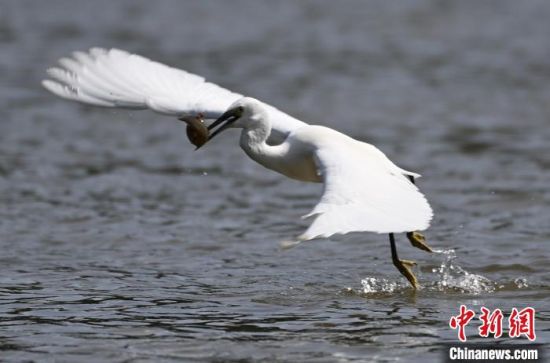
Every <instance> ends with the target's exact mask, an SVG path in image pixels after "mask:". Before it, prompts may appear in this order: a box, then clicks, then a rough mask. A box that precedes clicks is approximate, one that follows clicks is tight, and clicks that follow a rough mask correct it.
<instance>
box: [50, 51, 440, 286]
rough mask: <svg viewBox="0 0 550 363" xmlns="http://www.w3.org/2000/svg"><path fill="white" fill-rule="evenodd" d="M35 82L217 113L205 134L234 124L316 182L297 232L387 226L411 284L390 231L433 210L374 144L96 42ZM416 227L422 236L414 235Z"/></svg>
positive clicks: (273, 162)
mask: <svg viewBox="0 0 550 363" xmlns="http://www.w3.org/2000/svg"><path fill="white" fill-rule="evenodd" d="M60 63H61V65H62V67H63V69H61V68H53V69H50V70H49V74H50V76H51V77H52V78H53V79H54V80H45V81H43V85H44V87H45V88H47V89H48V90H50V91H51V92H53V93H55V94H57V95H58V96H61V97H63V98H67V99H72V100H76V101H80V102H83V103H88V104H92V105H97V106H104V107H121V108H134V109H142V108H150V109H153V110H154V111H157V112H160V113H164V114H171V115H178V116H182V115H197V114H201V115H204V116H205V117H206V118H209V119H213V118H215V119H217V120H216V121H215V122H214V123H213V124H211V125H210V126H209V127H208V128H209V129H212V130H214V128H215V127H217V126H219V128H218V129H216V130H215V131H214V132H213V133H212V134H211V135H210V137H209V139H212V138H213V137H214V136H215V135H217V134H218V133H220V132H221V131H223V130H224V129H226V128H228V127H237V128H241V129H242V132H241V136H240V146H241V148H242V149H243V150H244V152H245V153H246V154H247V155H248V156H249V157H250V158H251V159H253V160H254V161H256V162H257V163H259V164H261V165H263V166H264V167H266V168H268V169H271V170H274V171H276V172H278V173H281V174H283V175H285V176H287V177H289V178H292V179H296V180H299V181H304V182H317V183H323V195H322V197H321V200H320V201H319V203H318V204H317V205H316V206H315V208H314V209H313V210H312V211H311V212H310V213H309V214H308V215H306V216H305V217H311V218H312V219H313V222H312V224H311V225H310V227H309V228H308V230H307V231H306V232H304V233H303V234H302V235H301V236H299V237H298V240H309V239H313V238H319V237H329V236H331V235H334V234H345V233H349V232H377V233H389V234H390V242H391V245H392V258H393V261H394V264H396V266H397V267H398V269H399V270H400V271H401V273H403V274H404V275H405V276H406V277H407V278H408V279H409V281H410V282H411V284H412V285H413V286H415V287H416V278H415V277H414V275H413V274H412V272H411V271H410V261H406V260H399V259H398V258H397V252H396V249H395V243H394V240H393V233H400V232H408V234H407V236H408V237H409V239H410V240H411V242H412V243H413V245H415V246H416V247H419V248H422V249H425V250H429V247H427V245H425V244H423V241H420V240H419V239H418V238H417V237H414V236H413V231H419V230H425V229H426V228H428V226H429V223H430V220H431V218H432V214H433V213H432V210H431V208H430V206H429V204H428V202H427V200H426V198H425V197H424V195H423V194H422V193H421V192H420V191H419V190H418V188H417V187H416V185H415V184H414V179H415V178H417V177H419V175H418V174H416V173H412V172H409V171H406V170H404V169H401V168H399V167H398V166H396V165H395V164H394V163H393V162H391V161H390V160H389V159H388V158H387V157H386V156H385V155H384V153H382V152H381V151H380V150H378V149H377V148H376V147H374V146H373V145H370V144H368V143H365V142H362V141H359V140H355V139H353V138H351V137H349V136H347V135H345V134H342V133H340V132H338V131H336V130H333V129H331V128H328V127H324V126H316V125H309V124H307V123H305V122H302V121H300V120H297V119H295V118H293V117H292V116H289V115H287V114H286V113H284V112H282V111H280V110H278V109H276V108H274V107H272V106H270V105H268V104H266V103H263V102H261V101H258V100H256V99H253V98H250V97H243V96H241V95H239V94H236V93H233V92H230V91H228V90H225V89H223V88H221V87H219V86H217V85H215V84H212V83H208V82H206V81H205V80H204V79H203V78H202V77H199V76H196V75H193V74H190V73H187V72H185V71H182V70H178V69H175V68H171V67H168V66H165V65H163V64H161V63H157V62H153V61H150V60H149V59H147V58H144V57H141V56H137V55H132V54H129V53H126V52H124V51H121V50H116V49H112V50H109V51H107V50H104V49H100V48H94V49H92V50H90V52H89V53H83V52H75V53H74V54H73V58H63V59H62V60H61V61H60ZM420 236H421V235H420Z"/></svg>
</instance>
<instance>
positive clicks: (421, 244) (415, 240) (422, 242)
mask: <svg viewBox="0 0 550 363" xmlns="http://www.w3.org/2000/svg"><path fill="white" fill-rule="evenodd" d="M407 238H408V239H409V241H410V242H411V244H412V245H413V246H414V247H416V248H420V249H421V250H423V251H426V252H433V250H432V248H431V247H430V246H428V244H427V243H426V237H424V235H423V234H422V233H420V232H407Z"/></svg>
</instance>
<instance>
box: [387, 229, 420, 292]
mask: <svg viewBox="0 0 550 363" xmlns="http://www.w3.org/2000/svg"><path fill="white" fill-rule="evenodd" d="M390 247H391V259H392V261H393V264H394V266H395V267H397V269H398V270H399V272H401V274H402V275H403V276H405V277H406V278H407V280H409V282H410V283H411V285H412V287H413V288H414V289H415V290H416V289H418V287H419V285H418V280H417V279H416V276H415V275H414V273H413V272H412V270H411V268H412V267H413V266H414V265H416V262H414V261H410V260H400V259H399V257H398V256H397V248H396V247H395V238H394V236H393V233H390Z"/></svg>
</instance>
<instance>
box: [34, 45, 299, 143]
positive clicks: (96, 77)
mask: <svg viewBox="0 0 550 363" xmlns="http://www.w3.org/2000/svg"><path fill="white" fill-rule="evenodd" d="M59 65H60V67H53V68H50V69H48V74H49V76H50V78H51V79H47V80H44V81H42V85H43V86H44V87H45V88H46V89H47V90H49V91H50V92H52V93H54V94H56V95H57V96H59V97H62V98H65V99H69V100H73V101H78V102H82V103H87V104H90V105H95V106H103V107H117V108H128V109H147V108H148V109H151V110H153V111H156V112H160V113H162V114H167V115H177V116H182V115H186V114H190V115H196V114H198V113H202V114H203V115H204V117H205V118H217V117H218V116H220V115H221V114H222V113H223V112H225V111H226V110H227V108H228V107H229V106H230V105H231V104H232V103H233V102H235V101H236V100H238V99H239V98H241V97H242V95H240V94H238V93H234V92H231V91H229V90H227V89H225V88H222V87H220V86H218V85H216V84H214V83H210V82H206V81H205V79H204V78H202V77H200V76H197V75H195V74H191V73H188V72H186V71H184V70H181V69H177V68H172V67H169V66H167V65H165V64H162V63H159V62H155V61H152V60H150V59H147V58H145V57H142V56H140V55H137V54H130V53H128V52H126V51H123V50H120V49H110V50H106V49H102V48H92V49H90V50H89V52H74V53H73V54H72V57H71V58H62V59H60V60H59ZM266 106H267V108H268V112H269V113H270V116H271V118H272V122H273V129H274V131H275V134H276V135H274V136H277V137H279V138H280V136H282V135H286V134H288V133H289V132H290V131H292V130H293V129H295V128H297V127H300V126H303V125H305V123H304V122H302V121H299V120H297V119H295V118H293V117H291V116H289V115H287V114H285V113H284V112H282V111H279V110H278V109H276V108H274V107H272V106H269V105H266Z"/></svg>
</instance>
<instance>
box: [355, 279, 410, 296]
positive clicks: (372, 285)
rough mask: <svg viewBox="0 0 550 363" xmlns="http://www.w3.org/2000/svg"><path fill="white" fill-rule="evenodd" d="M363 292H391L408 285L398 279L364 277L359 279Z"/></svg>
mask: <svg viewBox="0 0 550 363" xmlns="http://www.w3.org/2000/svg"><path fill="white" fill-rule="evenodd" d="M361 285H362V287H363V290H362V291H361V292H362V293H363V294H374V293H392V292H395V291H397V290H399V289H403V288H406V287H408V285H407V284H405V283H402V282H400V281H390V280H388V279H384V278H376V277H366V278H364V279H363V280H361Z"/></svg>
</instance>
